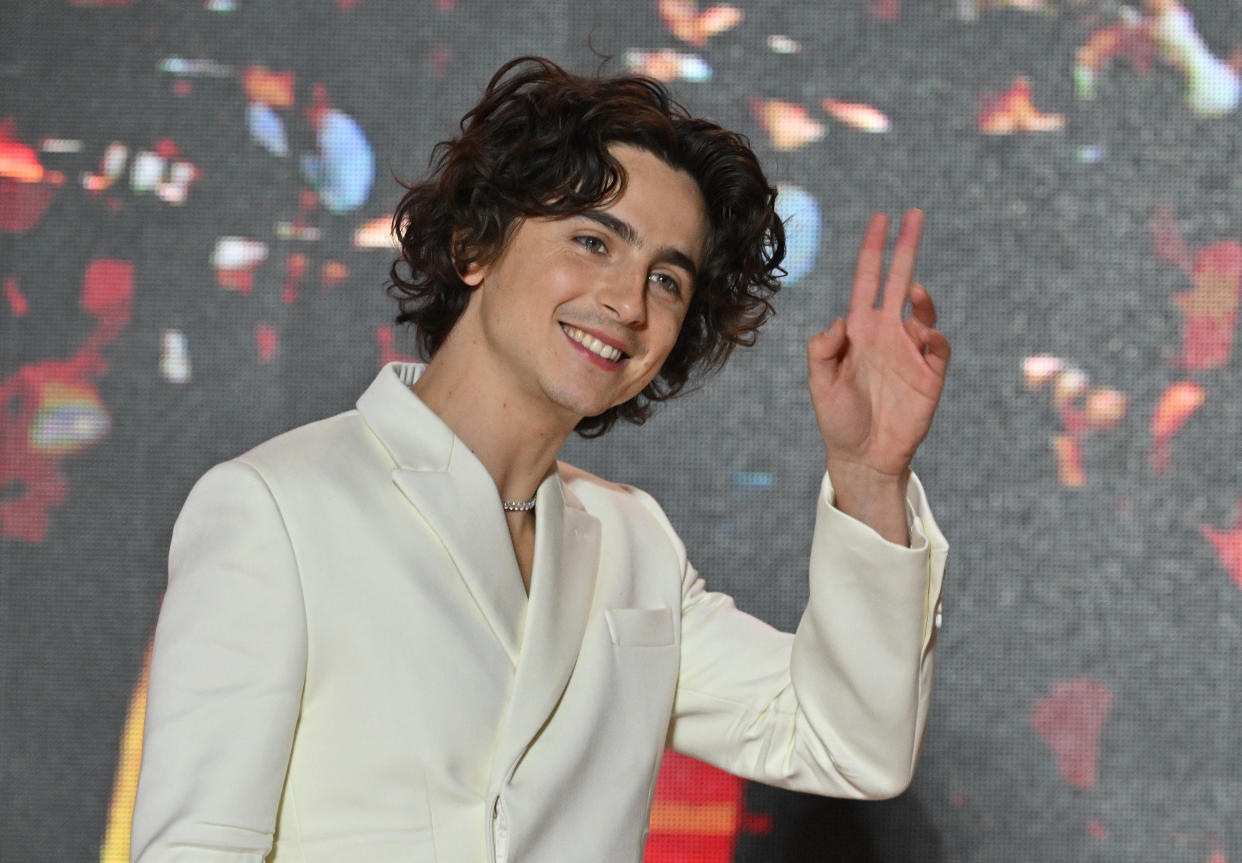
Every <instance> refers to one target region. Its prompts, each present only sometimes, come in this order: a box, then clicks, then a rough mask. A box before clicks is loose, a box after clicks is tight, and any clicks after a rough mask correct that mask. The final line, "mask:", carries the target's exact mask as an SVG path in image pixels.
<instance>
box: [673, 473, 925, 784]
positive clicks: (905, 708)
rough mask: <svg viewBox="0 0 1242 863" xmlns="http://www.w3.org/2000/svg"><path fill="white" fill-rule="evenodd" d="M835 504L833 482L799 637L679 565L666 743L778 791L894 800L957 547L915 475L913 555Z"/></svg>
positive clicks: (906, 774)
mask: <svg viewBox="0 0 1242 863" xmlns="http://www.w3.org/2000/svg"><path fill="white" fill-rule="evenodd" d="M832 504H833V491H832V486H831V484H830V483H829V481H828V478H827V476H825V478H824V482H823V487H822V490H821V494H820V495H819V500H818V512H817V517H816V525H815V533H814V538H813V540H812V544H811V557H810V592H809V599H808V603H807V607H806V610H805V611H804V613H803V615H802V620H801V622H800V624H799V625H798V629H797V632H796V634H794V635H790V634H788V633H783V632H778V631H777V630H775V629H773V628H772V627H770V626H768V625H767V624H766V623H763V622H762V621H760V620H758V619H756V618H754V617H751V616H749V615H747V614H744V613H742V612H740V611H738V610H737V609H736V608H735V607H734V605H733V600H732V599H730V598H729V597H728V596H725V595H724V594H720V593H712V592H709V591H707V590H706V589H705V587H704V585H703V581H702V579H700V578H699V577H698V575H697V573H696V572H695V571H694V569H693V567H691V566H690V565H689V564H688V563H685V564H684V570H683V582H682V618H681V667H680V671H679V676H678V686H677V693H676V697H675V702H674V712H673V722H672V726H671V728H670V737H669V745H670V747H671V748H673V749H675V750H677V751H679V752H682V753H685V754H687V755H691V756H694V757H696V758H699V759H701V760H703V761H706V762H708V763H710V764H714V765H716V766H718V767H720V768H722V769H724V770H727V771H729V772H730V773H734V774H736V775H739V776H742V777H745V778H748V779H753V780H756V781H759V782H764V783H767V784H770V785H777V786H781V787H784V788H790V789H793V790H798V791H809V792H813V793H817V794H824V795H830V796H839V797H859V798H872V799H879V798H885V797H892V796H895V795H897V794H899V793H901V792H902V791H903V790H905V788H906V787H908V786H909V784H910V780H911V778H912V777H913V774H914V767H915V763H916V761H917V759H918V753H919V748H920V746H921V742H922V736H923V729H924V725H925V722H926V719H927V710H928V705H929V700H930V695H931V685H932V671H933V666H934V659H935V641H936V632H937V630H938V628H939V614H940V592H941V583H942V579H943V574H944V563H945V556H946V554H947V552H948V545H947V543H946V542H945V540H944V537H943V536H942V535H941V533H940V530H939V529H938V528H937V526H936V523H935V521H934V520H933V518H932V516H931V512H930V509H929V508H928V506H927V499H926V497H925V495H924V493H923V488H922V485H921V484H920V483H919V482H918V480H917V478H915V477H913V476H912V477H911V480H910V488H909V495H908V504H907V520H908V522H909V526H910V536H911V547H910V548H904V547H901V546H897V545H894V544H893V543H890V542H888V541H886V540H884V539H883V538H882V537H880V536H879V534H877V533H876V532H875V531H873V530H872V529H871V528H869V527H867V526H865V525H863V524H862V523H861V522H858V521H856V520H854V519H852V518H850V517H849V516H847V515H845V514H844V513H842V512H840V511H839V510H837V509H836V508H835V507H834V506H833V505H832ZM679 548H680V544H679ZM682 559H683V561H684V552H683V558H682Z"/></svg>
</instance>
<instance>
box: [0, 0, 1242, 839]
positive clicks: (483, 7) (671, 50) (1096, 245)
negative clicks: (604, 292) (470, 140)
mask: <svg viewBox="0 0 1242 863" xmlns="http://www.w3.org/2000/svg"><path fill="white" fill-rule="evenodd" d="M1240 46H1242V2H1239V0H1184V2H1182V3H1179V2H1177V0H1132V2H1131V3H1130V4H1128V5H1127V4H1122V3H1117V2H1113V0H990V2H988V0H826V2H815V3H811V2H790V0H784V2H778V0H735V3H734V5H726V4H721V5H715V6H708V5H707V4H706V3H705V2H699V3H697V4H696V2H695V0H625V2H618V0H611V2H609V0H576V2H566V0H510V2H486V0H335V2H332V0H272V2H258V0H208V2H188V0H187V2H171V0H133V2H126V0H94V2H91V0H76V2H63V0H55V2H53V0H49V2H38V3H11V4H6V8H5V12H4V15H3V25H2V26H0V283H2V286H3V294H4V297H3V300H0V859H3V860H6V861H7V860H12V861H17V860H21V861H25V863H36V861H56V863H66V861H87V860H101V861H120V860H124V859H126V855H127V853H128V852H127V843H128V836H127V833H128V827H127V821H128V806H129V805H130V802H129V801H130V800H131V799H132V782H133V776H134V771H135V769H136V766H137V746H138V740H139V735H140V732H141V715H142V696H143V687H142V670H143V667H144V655H145V652H146V649H147V645H148V641H149V637H150V634H151V630H152V626H153V624H154V620H155V616H156V613H157V610H158V607H159V603H160V596H161V592H162V589H163V584H164V579H165V556H166V550H167V543H168V539H169V533H170V529H171V525H172V522H173V519H174V518H175V516H176V513H177V511H178V509H179V507H180V504H181V502H182V500H183V499H184V497H185V495H186V493H187V492H188V490H189V488H190V486H191V484H192V483H193V481H194V480H195V479H196V478H197V477H198V476H199V475H201V474H202V473H203V472H204V471H205V470H206V469H207V468H208V467H210V466H211V465H212V464H214V463H216V462H218V461H221V460H223V459H225V458H228V457H230V456H233V455H236V454H238V453H240V452H242V451H244V450H245V449H247V448H249V447H251V446H253V445H254V444H256V443H258V442H260V441H262V440H264V439H265V438H268V437H270V436H272V435H274V434H276V433H278V432H280V431H282V430H285V429H287V428H290V427H292V426H294V425H297V424H300V423H303V422H306V421H309V420H312V419H316V418H319V417H322V416H326V415H329V414H332V413H336V412H339V411H342V410H346V409H349V408H350V407H352V405H353V402H354V400H355V399H356V397H357V396H358V394H359V393H360V392H361V391H362V390H363V389H364V388H365V386H366V385H367V384H368V383H369V382H370V380H371V378H372V377H373V375H374V374H375V372H376V370H377V369H378V368H379V366H380V365H381V364H382V363H383V362H385V361H386V360H387V359H391V358H393V357H398V356H403V355H409V354H412V353H413V340H412V338H411V337H410V336H409V334H407V333H404V332H398V331H396V330H394V328H393V327H392V326H391V318H392V315H393V311H394V310H393V306H392V303H391V301H390V300H389V299H388V298H387V297H386V296H385V294H384V283H385V280H386V278H387V271H388V266H389V263H390V262H391V259H392V251H391V249H390V247H389V242H390V241H389V214H390V213H391V211H392V209H393V207H394V205H395V204H396V202H397V200H398V199H399V197H400V194H401V188H400V186H399V185H398V183H397V179H405V180H410V179H414V178H417V177H418V176H420V175H421V174H422V173H423V172H424V171H425V170H426V167H427V160H428V156H429V153H430V150H431V147H432V145H433V144H434V143H435V142H436V141H438V140H441V139H442V138H445V137H448V136H449V135H450V134H452V132H453V130H454V128H455V124H456V121H457V119H458V118H459V117H460V116H461V114H462V113H463V112H464V111H465V110H466V109H467V108H468V107H469V106H470V105H471V104H473V102H474V101H475V100H476V99H477V98H478V96H479V94H480V92H481V89H482V87H483V85H484V84H485V83H486V81H487V79H488V78H489V77H490V75H491V73H492V72H494V71H495V70H496V68H497V67H498V66H499V65H500V64H501V63H502V62H503V61H505V60H507V59H509V58H511V57H514V56H516V55H520V54H527V53H535V54H541V55H545V56H548V57H550V58H552V59H554V60H557V61H559V62H562V63H564V64H566V65H568V66H569V67H570V68H571V69H573V70H575V71H579V72H584V73H591V72H594V71H595V70H596V69H597V68H599V67H600V64H601V56H608V57H611V58H612V59H611V60H609V61H608V62H606V63H604V64H603V66H602V69H603V71H604V72H622V71H625V70H638V71H642V72H646V73H648V74H651V75H654V76H656V77H660V78H662V79H665V80H667V81H668V82H669V85H670V87H671V88H672V89H673V91H674V93H675V94H676V95H677V97H678V98H679V99H680V100H682V101H683V102H684V103H685V104H686V105H687V106H688V107H689V108H690V109H691V110H692V111H694V112H696V113H700V114H703V115H706V116H708V117H710V118H712V119H714V120H716V121H718V122H720V123H722V124H723V125H725V126H728V127H730V128H733V129H736V130H738V131H740V132H742V133H744V134H746V135H747V136H748V137H749V138H750V140H751V141H752V142H753V145H754V147H755V149H756V151H757V152H758V154H759V156H760V158H761V159H762V161H763V163H764V165H765V167H766V169H767V171H768V173H769V175H770V177H771V178H772V179H773V180H774V181H775V182H776V183H777V184H778V187H779V189H780V190H781V194H780V202H779V206H780V208H781V211H782V214H783V215H784V216H785V217H786V218H788V220H789V221H788V230H789V234H790V238H791V249H790V258H789V260H788V262H787V269H788V276H787V278H786V280H785V286H784V289H783V290H782V292H781V294H780V295H779V297H778V299H777V310H778V311H777V315H776V317H775V318H774V319H773V320H772V321H771V322H770V323H769V324H768V325H767V326H766V327H765V330H764V332H763V333H762V334H761V337H760V339H759V342H758V344H757V346H755V347H754V348H752V349H749V350H744V351H739V352H738V353H737V354H735V356H734V358H733V359H732V360H731V362H730V363H729V365H728V366H727V367H726V369H725V370H724V371H723V372H722V373H720V374H719V375H717V376H716V377H715V378H713V379H711V380H710V381H708V382H707V384H706V385H705V386H704V387H703V389H702V390H700V391H698V392H695V393H693V394H691V395H688V396H686V397H684V398H682V399H681V400H679V401H676V402H674V403H671V404H669V405H667V406H665V407H663V408H662V409H660V410H659V411H657V413H656V415H655V417H654V418H653V419H652V420H651V421H650V422H649V423H648V424H647V426H645V427H644V428H642V429H635V428H619V429H617V430H615V431H613V432H611V433H610V434H608V435H607V436H606V437H604V438H602V439H600V440H596V441H584V440H578V439H575V440H573V441H571V443H570V444H569V446H568V448H567V453H566V458H567V459H568V460H571V461H574V462H576V463H578V464H580V465H582V466H583V467H585V468H587V469H589V470H591V471H594V472H596V473H600V474H602V475H604V476H607V477H609V478H612V479H615V480H619V481H624V482H630V483H633V484H636V485H639V486H641V487H643V488H645V489H647V490H648V491H650V492H651V493H653V494H654V495H655V496H656V497H657V498H658V499H659V500H660V501H661V502H662V504H663V505H664V507H665V508H666V510H667V511H668V513H669V514H670V517H671V518H672V521H673V523H674V524H675V525H676V526H677V528H678V530H679V531H680V533H681V534H682V536H683V538H684V539H685V541H686V544H687V546H688V547H689V549H690V553H691V557H692V559H693V560H694V562H695V563H696V565H697V566H698V568H699V569H700V570H701V571H702V572H703V573H704V574H705V576H706V577H707V578H708V581H709V584H710V585H711V586H713V587H715V588H717V589H721V590H724V591H727V592H730V593H732V594H733V595H734V596H735V597H736V599H737V601H738V604H739V605H741V606H742V607H743V608H745V609H747V610H750V611H752V612H753V613H755V614H757V615H759V616H761V617H763V618H764V619H766V620H768V621H769V622H771V623H773V624H776V625H778V626H781V627H786V628H789V627H793V626H794V625H795V624H796V622H797V619H798V615H799V612H800V610H801V607H802V603H803V601H804V599H805V592H806V586H805V578H806V575H805V556H806V553H807V551H808V547H809V536H810V528H811V521H812V515H813V500H814V495H815V491H816V488H817V485H818V482H819V478H820V474H821V471H822V468H823V455H822V446H821V445H820V443H819V442H818V439H817V433H816V429H815V424H814V421H813V418H812V415H811V411H810V406H809V401H808V398H807V396H806V394H805V382H804V378H805V366H804V362H805V361H804V343H805V340H806V339H807V337H809V336H810V335H811V334H812V333H813V332H815V331H816V330H817V329H818V328H820V327H822V326H825V325H826V324H828V323H829V322H830V321H831V320H832V319H833V318H835V317H836V316H838V315H840V314H842V313H843V312H844V307H845V299H846V292H847V288H848V285H849V281H850V276H851V271H852V265H853V258H854V254H855V249H856V245H857V242H858V240H859V238H860V236H861V231H862V227H863V225H864V224H865V221H866V218H867V216H868V214H869V213H871V212H872V211H874V210H886V211H889V212H894V213H895V212H899V211H900V210H902V209H904V208H906V207H908V206H914V205H917V206H920V207H922V208H923V209H925V210H926V212H927V214H928V217H927V229H926V234H925V242H924V247H923V250H922V254H921V258H920V262H919V277H920V281H922V282H923V283H924V284H926V285H927V286H928V288H929V290H930V292H931V293H932V295H933V296H934V297H935V298H936V300H937V302H938V304H939V308H940V312H941V328H942V329H943V330H944V332H945V333H946V334H947V335H948V337H949V338H950V340H951V341H952V343H953V348H954V355H953V361H952V364H951V367H950V379H949V383H948V386H947V389H946V391H945V394H944V399H943V402H942V406H941V409H940V412H939V414H938V416H937V419H936V422H935V425H934V427H933V429H932V431H931V434H930V436H929V437H928V439H927V441H926V442H925V444H924V446H923V448H922V449H921V450H920V452H919V454H918V456H917V460H916V463H915V468H916V470H917V471H918V473H919V474H920V476H921V477H922V479H923V482H924V483H925V485H926V487H927V489H928V493H929V496H930V498H931V501H932V505H933V507H934V510H935V512H936V514H937V517H938V520H939V522H940V525H941V526H942V528H943V529H944V532H945V533H946V534H947V536H948V538H949V541H950V544H951V546H952V553H951V555H950V566H949V575H948V580H947V587H946V589H947V593H946V598H945V602H944V626H943V630H942V634H941V637H940V648H939V649H940V665H939V671H938V679H937V690H936V693H935V697H934V703H933V708H932V714H931V719H930V724H929V727H928V731H927V737H926V744H925V748H924V753H923V759H922V763H921V765H920V767H919V771H918V775H917V777H916V779H915V782H914V785H913V787H912V788H911V789H910V790H909V791H908V792H906V793H905V794H904V795H902V796H901V797H899V798H897V799H895V800H893V801H888V802H883V803H870V804H863V803H852V802H842V801H832V800H821V799H817V798H813V797H806V796H801V795H797V794H791V793H786V792H780V791H775V790H771V789H767V788H764V787H761V786H758V785H753V784H746V783H742V782H741V781H740V780H734V779H731V778H729V777H725V776H723V775H722V774H717V773H716V772H715V771H712V770H709V769H707V768H705V767H702V766H700V765H697V764H695V763H693V762H688V761H686V760H685V759H679V758H672V757H670V758H669V759H667V760H666V763H665V767H664V772H663V774H662V777H661V781H660V785H659V787H658V788H657V793H656V800H655V808H654V811H653V815H652V821H653V823H652V834H651V836H652V838H651V843H650V845H649V846H648V849H647V860H648V861H649V863H662V861H699V863H706V861H728V860H736V861H765V863H777V861H812V860H814V861H831V860H843V861H1071V860H1073V861H1087V860H1099V861H1140V860H1141V861H1160V863H1169V861H1208V863H1224V861H1227V860H1234V861H1242V831H1240V830H1239V827H1238V820H1237V816H1238V811H1239V801H1240V800H1242V745H1239V744H1240V743H1242V740H1240V735H1239V731H1238V717H1239V716H1240V715H1242V663H1239V662H1238V641H1239V635H1240V633H1242V590H1240V588H1242V503H1240V500H1242V476H1240V467H1239V458H1238V456H1239V453H1240V447H1239V439H1238V436H1239V431H1240V422H1239V420H1240V418H1242V417H1240V414H1242V399H1240V398H1239V396H1240V395H1242V387H1240V386H1239V380H1238V371H1239V360H1238V356H1237V351H1236V350H1235V349H1234V348H1235V344H1234V343H1235V336H1236V329H1237V327H1236V317H1237V307H1238V301H1239V290H1240V284H1242V245H1240V242H1242V222H1240V220H1239V216H1240V212H1239V209H1240V207H1242V179H1240V178H1239V168H1240V164H1242V163H1240V162H1239V138H1240V127H1239V119H1240V113H1239V112H1238V110H1237V106H1238V101H1239V79H1238V72H1237V70H1238V68H1239V66H1242V50H1240ZM567 859H571V858H569V857H567Z"/></svg>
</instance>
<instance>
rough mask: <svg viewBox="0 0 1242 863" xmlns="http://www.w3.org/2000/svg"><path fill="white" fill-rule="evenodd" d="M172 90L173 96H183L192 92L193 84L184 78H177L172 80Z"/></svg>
mask: <svg viewBox="0 0 1242 863" xmlns="http://www.w3.org/2000/svg"><path fill="white" fill-rule="evenodd" d="M172 91H173V95H174V96H181V97H185V96H188V95H190V93H192V92H194V85H193V84H191V83H190V82H189V81H187V80H185V79H184V78H178V79H177V80H176V81H173V85H172Z"/></svg>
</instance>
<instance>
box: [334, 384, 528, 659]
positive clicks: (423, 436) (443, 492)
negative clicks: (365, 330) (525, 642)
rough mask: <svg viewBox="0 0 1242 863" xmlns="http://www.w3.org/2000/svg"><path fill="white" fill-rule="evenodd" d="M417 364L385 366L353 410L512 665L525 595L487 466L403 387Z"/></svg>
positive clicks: (524, 610) (394, 480)
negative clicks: (385, 453) (392, 465)
mask: <svg viewBox="0 0 1242 863" xmlns="http://www.w3.org/2000/svg"><path fill="white" fill-rule="evenodd" d="M420 372H421V366H416V365H413V364H402V363H391V364H389V365H387V366H385V367H384V368H383V369H382V370H381V371H380V374H379V376H378V377H377V378H376V380H375V382H374V383H373V384H371V386H370V387H369V388H368V389H367V391H366V392H364V393H363V394H362V397H361V398H360V399H358V411H359V413H360V414H361V415H362V416H363V418H364V419H365V420H366V422H367V424H368V425H369V426H370V427H371V430H372V431H373V432H374V433H375V435H376V436H377V437H378V438H379V439H380V441H381V442H382V443H383V444H384V446H385V447H386V448H387V449H388V451H389V453H390V454H391V455H392V457H393V460H394V461H395V462H396V463H397V467H396V469H395V470H393V473H392V478H393V482H394V483H395V484H396V486H397V488H399V489H400V490H401V492H402V493H403V494H404V495H405V496H406V498H408V499H409V501H410V503H411V504H413V505H414V507H415V508H416V509H417V510H418V513H419V515H420V516H422V518H423V519H424V520H425V521H426V522H427V524H428V525H429V526H430V528H431V529H432V531H434V532H435V534H436V536H437V537H438V538H439V539H440V541H441V542H442V543H443V544H444V547H445V550H446V551H447V552H448V555H449V557H450V558H452V560H453V562H454V564H455V565H456V567H457V572H458V573H459V574H460V576H461V579H462V581H464V582H465V583H466V587H467V589H468V590H469V591H470V595H471V596H472V597H473V598H474V602H475V604H476V605H477V606H478V608H479V611H480V612H481V613H482V615H483V617H484V618H485V619H486V620H487V622H488V625H489V626H490V627H491V629H492V632H493V633H495V635H496V640H497V641H499V642H500V645H501V647H502V648H504V651H505V653H506V654H508V656H509V661H510V662H511V663H513V664H514V665H517V663H518V654H519V648H520V645H521V643H522V629H523V618H524V616H525V614H526V605H527V600H526V593H525V591H524V590H523V587H522V575H521V573H520V572H519V571H518V567H517V560H516V558H515V557H514V555H513V545H512V543H511V542H510V539H509V528H508V526H507V525H506V524H505V520H504V514H503V512H502V511H501V509H500V506H499V505H496V506H490V505H483V506H480V505H479V501H481V500H482V501H487V502H489V503H490V502H491V501H492V500H493V499H495V500H497V501H498V500H499V494H498V493H497V491H496V485H495V483H494V482H493V481H492V478H491V475H490V474H488V472H487V469H486V468H485V467H483V464H482V463H481V462H480V461H479V460H478V459H477V458H476V457H475V456H474V454H473V453H471V452H470V450H469V449H468V448H467V447H466V445H465V444H463V443H462V442H461V441H460V440H458V439H457V436H456V435H454V434H453V432H452V429H450V428H449V427H448V426H447V425H445V424H444V422H443V421H442V420H441V419H440V418H439V417H438V416H436V414H435V412H434V411H432V410H431V409H430V408H428V407H427V406H426V405H425V404H423V403H422V401H421V400H420V399H419V398H418V396H416V395H414V393H413V392H412V391H411V390H410V389H409V386H410V384H412V383H413V382H414V380H416V379H417V377H418V374H419V373H420Z"/></svg>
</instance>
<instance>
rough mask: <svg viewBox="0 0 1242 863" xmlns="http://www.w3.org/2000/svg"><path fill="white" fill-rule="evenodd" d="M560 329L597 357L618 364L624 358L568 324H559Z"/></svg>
mask: <svg viewBox="0 0 1242 863" xmlns="http://www.w3.org/2000/svg"><path fill="white" fill-rule="evenodd" d="M561 329H562V330H564V331H565V335H567V336H569V337H570V338H571V339H573V340H574V341H575V342H577V343H578V344H580V345H582V346H583V347H584V348H586V349H587V350H588V351H590V352H591V353H593V354H595V355H596V356H597V357H602V358H603V359H606V360H608V361H609V362H612V363H619V362H621V360H622V359H623V358H624V357H625V354H623V353H622V352H621V351H619V350H617V349H616V348H614V347H613V346H612V345H609V344H605V343H604V342H601V341H600V340H599V339H597V338H595V336H593V335H591V334H590V333H587V332H583V331H582V330H580V329H578V328H577V327H571V326H569V325H568V324H561Z"/></svg>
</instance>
